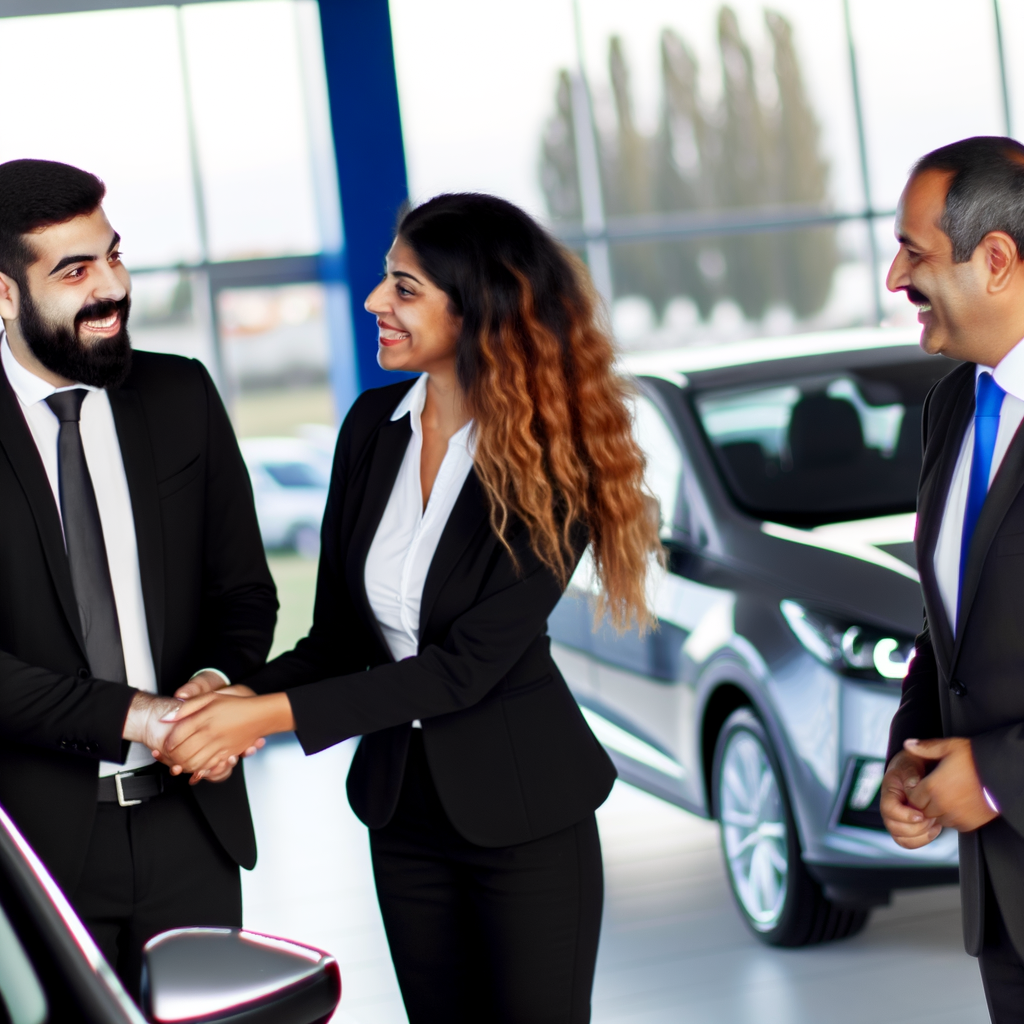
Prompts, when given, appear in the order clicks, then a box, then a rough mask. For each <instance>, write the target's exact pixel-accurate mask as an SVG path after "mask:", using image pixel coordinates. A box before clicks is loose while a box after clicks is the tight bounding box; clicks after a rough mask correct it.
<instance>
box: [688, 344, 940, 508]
mask: <svg viewBox="0 0 1024 1024" xmlns="http://www.w3.org/2000/svg"><path fill="white" fill-rule="evenodd" d="M948 369H949V364H948V363H947V362H946V361H945V360H942V361H940V360H935V361H934V362H931V361H928V362H925V361H921V360H916V361H914V362H913V363H905V364H894V365H888V366H880V367H871V368H869V369H858V370H856V371H850V372H842V371H840V372H837V373H833V374H828V375H817V376H814V377H804V378H797V379H793V380H788V381H785V380H784V381H774V382H771V383H767V382H766V383H765V384H763V385H761V386H757V387H746V388H740V389H731V390H721V391H708V392H704V393H702V394H698V395H697V396H695V398H694V405H695V407H696V410H697V414H698V417H699V419H700V422H701V424H702V426H703V428H704V433H705V435H706V437H707V439H708V441H709V442H710V445H711V449H712V452H713V454H714V456H715V459H716V461H717V463H718V466H719V469H720V471H721V474H722V476H723V478H724V480H725V482H726V484H727V486H728V488H729V490H730V492H731V493H732V496H733V498H734V499H735V500H736V502H737V504H739V505H740V506H741V507H742V508H744V509H745V510H747V511H749V512H751V513H752V514H754V515H757V516H758V517H759V518H762V519H772V520H776V521H779V522H785V523H790V524H792V525H797V526H812V525H818V524H821V523H828V522H840V521H843V520H847V519H857V518H865V517H867V516H873V515H888V514H893V513H899V512H913V511H914V508H915V505H916V500H917V479H918V475H919V474H920V471H921V408H922V404H923V402H924V397H925V395H926V394H927V392H928V389H929V388H930V387H931V385H932V384H933V383H934V382H935V381H936V380H937V379H938V378H939V377H941V376H942V375H943V374H944V373H946V372H947V371H948Z"/></svg>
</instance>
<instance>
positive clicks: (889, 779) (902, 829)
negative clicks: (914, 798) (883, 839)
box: [879, 750, 942, 850]
mask: <svg viewBox="0 0 1024 1024" xmlns="http://www.w3.org/2000/svg"><path fill="white" fill-rule="evenodd" d="M926 765H927V762H926V761H925V759H924V758H923V757H918V756H916V755H915V754H911V753H909V752H908V751H907V750H901V751H900V752H899V753H898V754H897V755H896V756H895V757H894V758H893V759H892V761H891V762H890V763H889V770H888V771H887V772H886V773H885V776H884V777H883V779H882V796H881V800H880V801H879V809H880V810H881V812H882V821H883V822H885V827H886V828H887V829H888V830H889V834H890V835H891V836H892V837H893V839H895V840H896V843H897V845H899V846H902V847H903V848H904V849H905V850H916V849H917V848H918V847H921V846H927V845H928V844H929V843H930V842H932V840H934V839H936V838H937V837H938V835H939V833H940V832H941V831H942V826H941V825H940V824H939V823H938V822H937V821H935V819H934V818H929V817H927V816H926V815H925V814H923V813H922V812H921V810H920V809H919V808H917V807H916V806H914V805H913V804H911V802H910V796H911V794H912V793H913V792H914V790H916V789H917V787H918V786H919V785H920V784H921V779H923V778H924V770H925V767H926Z"/></svg>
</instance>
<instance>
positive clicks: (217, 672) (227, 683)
mask: <svg viewBox="0 0 1024 1024" xmlns="http://www.w3.org/2000/svg"><path fill="white" fill-rule="evenodd" d="M204 672H212V673H213V674H214V675H215V676H220V677H221V679H223V680H224V685H225V686H230V685H231V680H230V679H228V677H227V676H226V675H224V673H223V672H221V670H220V669H219V668H201V669H200V670H199V671H198V672H193V673H192V675H190V676H189V677H188V678H189V682H191V681H192V680H193V679H195V677H196V676H201V675H202V674H203V673H204Z"/></svg>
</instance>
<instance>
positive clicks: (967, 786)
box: [894, 736, 999, 832]
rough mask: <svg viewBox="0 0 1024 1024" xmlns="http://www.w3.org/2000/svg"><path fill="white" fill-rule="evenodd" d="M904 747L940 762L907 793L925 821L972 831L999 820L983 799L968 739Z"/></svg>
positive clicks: (921, 742) (920, 742) (918, 742)
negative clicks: (928, 820) (995, 819)
mask: <svg viewBox="0 0 1024 1024" xmlns="http://www.w3.org/2000/svg"><path fill="white" fill-rule="evenodd" d="M904 747H905V748H906V751H907V752H909V753H910V754H912V755H913V756H915V757H917V758H923V759H924V760H925V761H938V762H939V763H938V764H937V765H936V766H935V768H934V769H933V770H932V772H931V773H930V774H929V775H927V776H924V777H923V778H922V779H921V782H920V783H919V784H918V785H917V786H915V787H913V788H912V790H911V791H910V793H909V800H910V803H911V804H912V805H913V806H914V807H916V808H917V809H918V810H919V811H920V812H921V813H922V814H923V815H924V816H925V817H926V818H932V819H934V820H935V821H936V822H937V823H938V824H939V825H941V826H943V828H955V829H956V830H957V832H973V831H974V830H975V829H977V828H981V826H982V825H987V824H988V823H989V822H990V821H992V820H993V819H994V818H998V817H999V812H998V811H997V810H996V809H995V808H994V807H993V806H992V805H991V804H990V803H989V801H988V800H986V798H985V792H984V790H983V789H982V785H981V779H979V778H978V770H977V768H976V767H975V765H974V755H973V754H972V753H971V741H970V740H967V739H963V738H962V737H958V736H954V737H951V738H949V739H942V740H907V742H906V743H905V744H904ZM894 760H895V759H894Z"/></svg>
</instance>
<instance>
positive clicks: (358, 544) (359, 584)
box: [346, 416, 412, 652]
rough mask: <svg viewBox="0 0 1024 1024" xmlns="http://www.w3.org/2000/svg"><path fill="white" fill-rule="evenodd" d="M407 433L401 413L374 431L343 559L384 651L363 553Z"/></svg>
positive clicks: (389, 488) (409, 431)
mask: <svg viewBox="0 0 1024 1024" xmlns="http://www.w3.org/2000/svg"><path fill="white" fill-rule="evenodd" d="M410 437H412V429H411V428H410V426H409V417H408V416H403V417H402V418H401V419H399V420H391V419H388V420H385V422H384V423H383V424H382V425H381V427H380V430H379V431H378V432H377V442H376V445H375V446H373V447H372V448H371V450H370V451H369V453H368V455H369V458H368V460H367V465H366V468H365V470H364V472H365V473H366V488H365V490H364V491H363V493H362V496H361V499H360V501H361V504H360V507H359V514H358V516H357V518H356V525H355V528H354V529H353V531H352V542H351V544H350V545H349V549H348V557H347V559H346V572H347V575H348V579H349V587H350V592H351V593H353V594H356V595H357V596H358V598H359V600H360V602H361V603H362V607H363V613H364V615H365V617H366V619H367V621H368V622H370V624H371V625H372V627H373V630H374V632H375V633H376V635H377V639H378V640H379V641H380V645H381V648H382V650H384V651H385V652H387V651H388V650H389V648H388V644H387V641H386V640H385V639H384V633H383V632H382V630H381V628H380V623H379V622H378V621H377V616H376V615H374V614H373V609H372V608H371V607H370V599H369V598H368V597H367V596H366V556H367V554H368V553H369V551H370V545H371V544H372V543H373V538H374V535H375V534H376V533H377V527H378V526H380V521H381V518H382V517H383V515H384V509H385V508H387V504H388V498H390V497H391V491H392V490H393V489H394V486H395V479H396V478H397V477H398V470H399V469H400V468H401V465H402V459H403V458H405V452H406V449H407V448H408V447H409V438H410Z"/></svg>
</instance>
